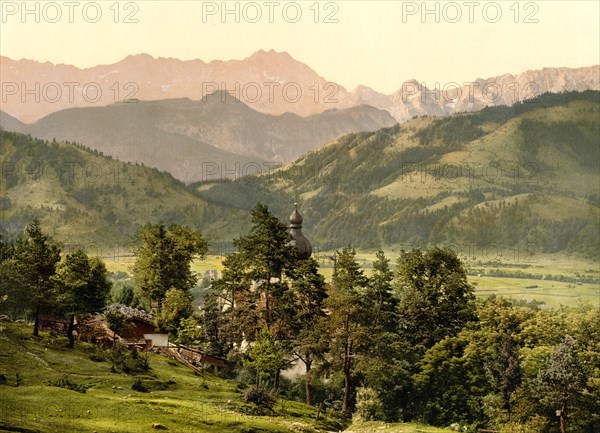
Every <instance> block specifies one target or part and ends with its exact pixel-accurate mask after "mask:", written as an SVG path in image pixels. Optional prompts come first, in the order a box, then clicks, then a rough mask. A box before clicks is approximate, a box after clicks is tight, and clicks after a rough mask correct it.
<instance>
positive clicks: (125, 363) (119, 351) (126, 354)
mask: <svg viewBox="0 0 600 433" xmlns="http://www.w3.org/2000/svg"><path fill="white" fill-rule="evenodd" d="M108 359H109V360H110V361H111V362H112V367H111V371H112V372H114V373H117V372H123V373H127V374H134V373H138V372H143V371H148V370H150V364H149V362H148V356H147V355H145V354H140V353H138V352H137V351H135V350H134V351H132V352H130V351H128V350H127V349H123V348H121V347H117V348H116V349H114V350H112V351H111V352H110V354H109V355H108Z"/></svg>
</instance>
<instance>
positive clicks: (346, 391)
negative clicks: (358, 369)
mask: <svg viewBox="0 0 600 433" xmlns="http://www.w3.org/2000/svg"><path fill="white" fill-rule="evenodd" d="M344 364H346V361H344ZM349 410H350V368H346V366H345V365H344V402H343V403H342V412H344V413H348V412H349Z"/></svg>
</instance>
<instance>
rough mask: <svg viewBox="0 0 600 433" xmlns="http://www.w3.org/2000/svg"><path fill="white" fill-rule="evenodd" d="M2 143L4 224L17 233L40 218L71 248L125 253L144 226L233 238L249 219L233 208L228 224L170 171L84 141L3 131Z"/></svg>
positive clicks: (0, 216) (0, 218) (0, 220)
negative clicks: (111, 155)
mask: <svg viewBox="0 0 600 433" xmlns="http://www.w3.org/2000/svg"><path fill="white" fill-rule="evenodd" d="M0 147H1V152H0V166H1V170H2V172H1V173H0V226H2V227H3V228H4V229H5V230H6V231H7V232H8V233H10V234H12V235H14V234H16V233H19V232H21V231H22V229H23V227H24V226H25V225H26V224H27V223H29V222H30V221H31V220H32V219H33V218H34V217H38V218H40V219H41V221H42V224H43V227H44V229H45V231H47V232H49V234H50V235H52V236H53V237H55V238H56V239H57V240H59V241H61V242H62V243H63V244H65V246H66V247H67V248H66V250H67V251H68V250H69V249H72V248H75V247H77V246H83V247H87V249H88V250H90V252H92V253H96V252H97V251H95V249H96V248H98V249H99V251H98V253H100V255H106V252H109V253H110V254H111V255H112V254H115V255H117V254H122V253H123V252H126V251H127V250H128V249H129V247H130V243H131V236H132V235H133V234H134V233H135V232H136V230H137V228H138V227H139V226H140V225H142V224H145V223H148V222H152V223H157V222H159V221H162V222H164V223H165V224H171V223H179V224H187V225H189V226H191V227H193V228H196V229H198V230H202V231H203V232H204V233H205V235H206V236H207V238H208V239H209V240H210V239H215V238H220V237H223V236H228V235H229V232H230V230H232V229H233V230H235V228H236V223H235V220H236V218H238V217H239V219H240V220H244V218H245V215H242V214H239V215H237V217H236V216H235V215H236V213H235V212H234V213H233V214H231V213H230V215H231V216H232V217H233V223H232V224H228V223H226V222H225V221H223V220H222V219H221V217H220V214H221V212H222V210H221V209H220V208H219V207H218V206H209V205H207V203H205V202H204V201H203V200H202V199H200V198H198V197H197V196H195V195H193V194H191V193H190V191H189V190H188V189H187V188H186V187H185V185H184V184H182V183H181V182H180V181H177V180H176V179H174V178H173V177H172V176H171V175H170V174H168V173H161V172H159V171H158V170H157V169H151V168H147V167H144V166H142V165H137V164H127V163H123V162H120V161H117V160H115V159H112V158H109V157H106V156H103V155H102V154H101V153H99V152H95V151H90V150H89V149H85V148H82V147H81V146H79V145H75V144H72V143H63V142H56V141H53V142H47V141H43V140H39V139H34V138H31V137H30V136H26V135H22V134H18V133H11V132H6V131H2V130H0ZM209 227H210V230H209V229H208V228H209ZM100 250H101V251H100Z"/></svg>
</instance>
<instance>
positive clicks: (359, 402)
mask: <svg viewBox="0 0 600 433" xmlns="http://www.w3.org/2000/svg"><path fill="white" fill-rule="evenodd" d="M354 416H355V417H356V420H357V421H377V420H380V419H382V417H383V405H382V404H381V400H379V395H378V394H377V391H375V390H374V389H373V388H362V387H361V388H358V389H357V390H356V411H355V412H354Z"/></svg>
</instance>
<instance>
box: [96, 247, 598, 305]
mask: <svg viewBox="0 0 600 433" xmlns="http://www.w3.org/2000/svg"><path fill="white" fill-rule="evenodd" d="M332 256H333V252H317V253H316V254H315V258H317V259H318V261H319V264H320V265H321V273H322V274H323V276H325V278H326V280H327V281H330V280H331V275H332V274H333V260H331V258H330V257H332ZM386 256H387V257H388V258H390V259H391V260H392V265H394V262H395V260H396V259H397V257H398V253H397V252H396V251H386ZM223 258H224V257H223V256H221V255H208V256H207V257H206V258H205V259H203V260H196V261H195V262H194V263H193V265H192V268H193V270H194V271H195V272H197V273H198V274H199V275H200V276H202V275H204V272H205V271H207V270H209V269H215V270H217V271H219V272H220V271H222V269H223V264H222V260H223ZM513 259H514V257H513ZM357 260H358V261H359V263H360V264H361V265H362V266H363V268H364V270H365V272H366V273H367V274H368V275H369V274H370V273H371V272H372V267H371V266H372V263H373V261H374V260H375V253H373V252H364V251H359V252H357ZM104 261H105V262H106V265H107V267H108V269H109V270H110V271H113V272H116V271H122V272H131V266H133V263H134V261H135V259H134V257H120V258H114V257H111V258H104ZM465 263H466V266H467V269H468V270H469V272H470V274H472V275H470V276H469V280H470V281H471V282H472V283H473V284H475V286H476V289H475V293H476V295H477V296H478V297H481V298H486V297H489V296H491V295H497V296H506V297H510V298H513V299H517V300H528V301H531V300H535V301H538V302H544V303H545V305H546V306H548V307H552V308H558V307H560V306H561V305H564V306H576V305H577V304H579V303H582V302H583V303H590V304H592V305H594V304H595V305H599V306H600V284H599V283H598V280H599V279H600V264H599V263H598V262H595V261H594V260H591V259H585V258H576V257H573V256H568V255H564V254H561V255H539V256H535V257H533V258H531V259H528V260H525V259H521V260H516V261H515V260H512V261H511V260H509V259H508V258H507V259H506V260H499V261H496V262H484V261H482V260H479V259H477V258H475V259H472V258H471V260H466V261H465ZM491 271H492V272H493V271H501V272H504V273H506V274H515V275H517V274H518V272H521V273H524V274H531V275H534V276H540V277H542V276H551V277H552V278H554V279H549V278H548V277H546V278H545V279H536V278H514V277H511V276H506V275H502V276H490V275H486V274H488V273H489V272H491ZM581 278H587V279H593V280H595V282H592V283H590V282H587V283H581V282H578V280H579V279H581ZM556 279H566V280H567V281H556Z"/></svg>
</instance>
